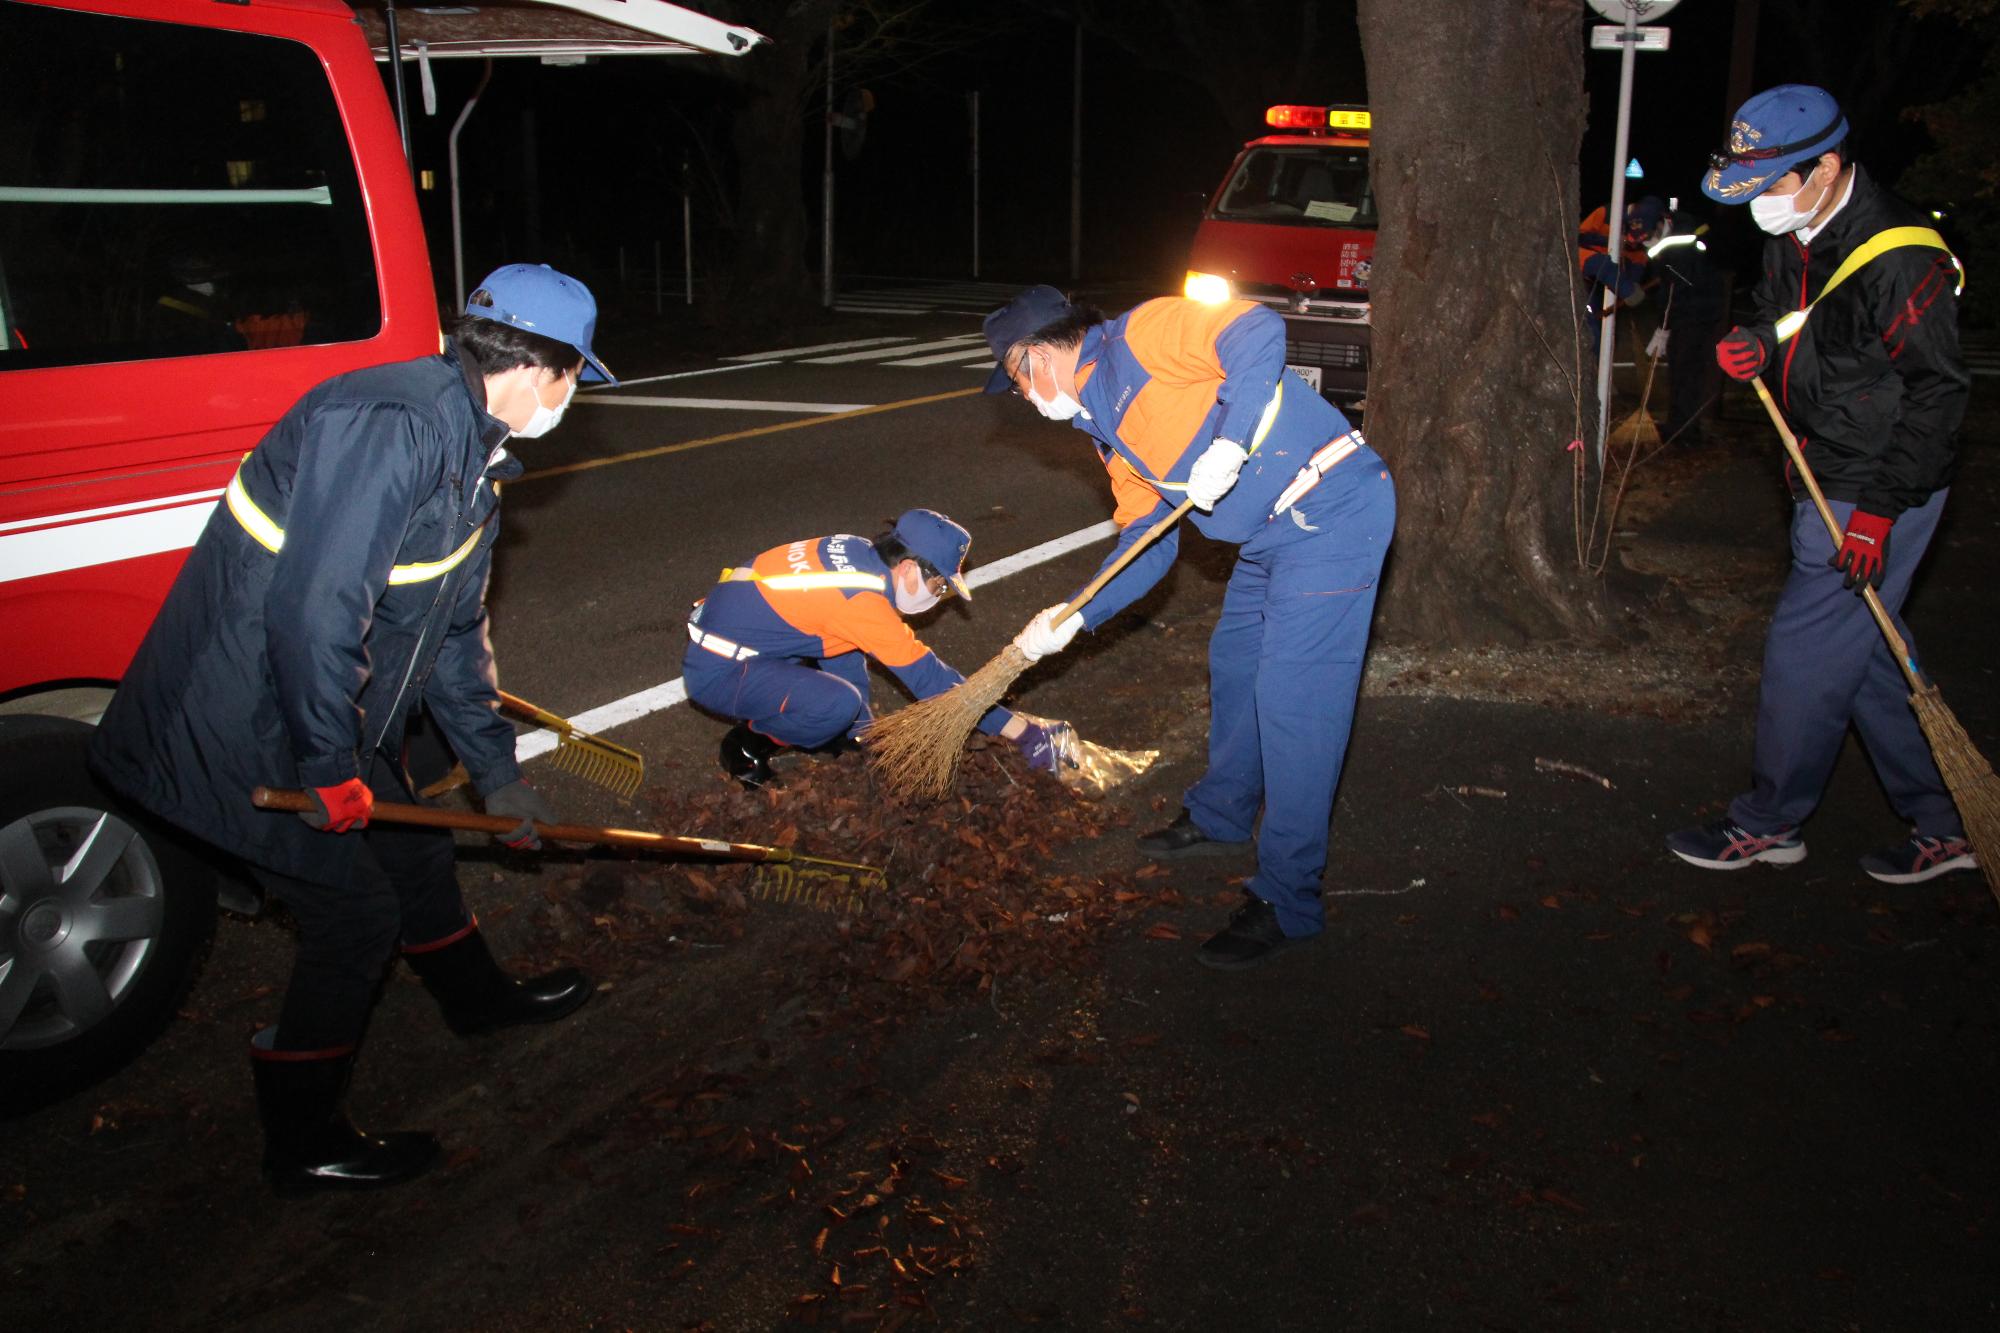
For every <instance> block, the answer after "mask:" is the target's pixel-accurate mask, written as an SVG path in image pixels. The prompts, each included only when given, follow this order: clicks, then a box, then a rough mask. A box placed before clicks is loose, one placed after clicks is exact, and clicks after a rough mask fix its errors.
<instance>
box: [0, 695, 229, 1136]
mask: <svg viewBox="0 0 2000 1333" xmlns="http://www.w3.org/2000/svg"><path fill="white" fill-rule="evenodd" d="M89 738H90V729H89V728H88V727H85V726H82V725H80V724H78V725H69V726H64V727H62V728H60V729H58V730H52V731H48V732H43V733H41V734H38V735H35V736H33V737H31V738H26V739H16V740H12V741H10V742H8V743H7V744H5V745H0V1111H20V1110H25V1109H28V1108H31V1107H35V1106H40V1105H44V1104H46V1103H48V1102H51V1101H54V1100H55V1099H56V1098H58V1097H61V1096H63V1095H65V1094H67V1093H70V1092H73V1091H75V1090H76V1089H78V1088H81V1087H83V1086H85V1085H86V1084H89V1083H91V1082H94V1081H95V1080H97V1079H99V1078H102V1077H104V1076H105V1075H106V1074H109V1073H111V1072H112V1071H113V1070H115V1069H117V1068H118V1067H120V1066H121V1065H123V1064H125V1063H126V1062H127V1061H128V1060H130V1059H131V1058H132V1057H133V1056H135V1055H137V1054H138V1053H139V1052H140V1051H141V1050H143V1049H144V1048H145V1046H146V1045H147V1043H149V1042H151V1041H152V1040H153V1038H154V1037H156V1036H157V1035H159V1032H160V1030H161V1028H163V1027H164V1026H165V1025H166V1023H167V1021H168V1020H169V1019H170V1018H172V1017H173V1014H174V1011H175V1009H176V1008H177V1007H178V1006H179V1004H180V1001H181V997H182V996H183V995H184V994H185V993H186V991H187V988H188V985H189V983H190V982H191V981H192V980H193V978H194V974H195V970H196V968H197V967H198V966H199V964H200V962H201V959H202V956H203V955H204V954H205V953H206V951H207V948H208V943H209V941H210V939H211V938H212V937H213V935H214V932H215V876H214V872H213V870H212V869H211V868H210V867H208V866H207V865H205V864H203V863H202V862H201V861H200V860H199V859H197V858H196V857H195V856H194V855H192V854H191V852H190V851H189V850H188V849H187V848H186V847H184V846H183V845H181V844H180V843H179V842H177V841H176V840H175V839H174V838H173V836H172V835H170V834H168V833H166V832H164V831H162V830H160V829H159V828H157V826H154V825H153V824H151V823H150V821H147V820H145V819H144V818H143V817H141V816H138V815H135V814H133V813H132V812H130V811H128V810H125V809H124V808H122V807H121V806H120V805H119V804H118V803H117V802H115V801H112V800H110V799H109V798H107V797H106V796H105V794H104V793H103V792H102V791H101V790H100V789H99V788H98V786H97V784H96V783H95V782H94V781H93V780H92V779H91V777H90V774H89V772H88V770H87V769H86V768H85V766H84V748H85V746H86V745H87V744H88V742H89Z"/></svg>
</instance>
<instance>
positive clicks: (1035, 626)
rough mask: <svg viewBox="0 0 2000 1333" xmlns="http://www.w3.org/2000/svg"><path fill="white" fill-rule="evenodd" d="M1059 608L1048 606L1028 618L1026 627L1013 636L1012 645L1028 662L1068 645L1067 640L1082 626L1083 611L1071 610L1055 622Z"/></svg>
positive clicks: (1058, 650) (1038, 659)
mask: <svg viewBox="0 0 2000 1333" xmlns="http://www.w3.org/2000/svg"><path fill="white" fill-rule="evenodd" d="M1060 610H1062V607H1060V606H1052V607H1050V608H1049V609H1048V610H1046V611H1044V612H1042V613H1041V614H1040V615H1038V616H1036V617H1035V618H1034V619H1033V620H1030V621H1029V622H1028V624H1027V627H1026V628H1025V629H1023V630H1022V631H1021V632H1020V633H1019V634H1016V635H1015V636H1014V646H1015V647H1016V648H1019V649H1020V650H1021V656H1023V657H1025V658H1027V659H1028V660H1029V661H1030V662H1039V661H1041V660H1042V659H1043V658H1044V657H1049V656H1052V655H1054V654H1056V653H1059V652H1061V651H1062V650H1063V649H1065V648H1067V647H1069V641H1070V640H1071V639H1074V638H1075V637H1076V632H1077V631H1078V630H1080V629H1082V628H1083V612H1081V611H1072V612H1071V613H1070V614H1069V617H1068V618H1067V619H1066V620H1064V621H1063V623H1062V624H1060V625H1058V624H1056V623H1055V614H1056V612H1058V611H1060Z"/></svg>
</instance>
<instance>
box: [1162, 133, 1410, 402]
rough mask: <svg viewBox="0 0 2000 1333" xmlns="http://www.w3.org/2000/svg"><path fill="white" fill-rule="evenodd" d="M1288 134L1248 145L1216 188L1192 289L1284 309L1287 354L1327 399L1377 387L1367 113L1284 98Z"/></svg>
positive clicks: (1190, 277)
mask: <svg viewBox="0 0 2000 1333" xmlns="http://www.w3.org/2000/svg"><path fill="white" fill-rule="evenodd" d="M1264 119H1265V122H1266V123H1267V124H1269V125H1270V126H1271V127H1272V128H1273V129H1275V130H1279V131H1286V132H1284V133H1277V134H1272V135H1268V136H1266V137H1264V138H1261V139H1252V140H1251V141H1250V142H1249V143H1247V144H1245V145H1243V151H1242V152H1241V153H1238V154H1237V156H1236V160H1235V161H1234V162H1232V163H1231V164H1230V166H1229V171H1228V173H1227V174H1226V175H1224V176H1223V178H1222V184H1221V185H1219V186H1217V187H1216V190H1215V194H1214V197H1213V198H1211V199H1210V200H1209V203H1208V208H1207V211H1206V212H1204V213H1203V214H1202V219H1201V226H1200V228H1199V229H1198V230H1197V231H1196V232H1195V237H1194V247H1193V249H1192V250H1191V251H1190V252H1189V254H1188V262H1187V268H1188V272H1187V279H1186V283H1185V285H1184V287H1183V289H1182V290H1183V292H1184V293H1185V294H1186V295H1187V296H1190V297H1192V298H1194V299H1195V300H1198V301H1227V300H1230V299H1232V298H1234V299H1241V300H1249V301H1258V302H1261V303H1262V304H1264V305H1268V306H1270V307H1271V308H1272V309H1274V310H1277V311H1279V312H1280V313H1282V314H1283V315H1284V317H1285V360H1286V362H1287V363H1289V364H1290V365H1291V366H1292V368H1293V369H1295V370H1297V371H1298V372H1299V373H1300V374H1301V375H1303V376H1304V377H1305V380H1306V382H1307V383H1309V384H1312V385H1313V386H1315V387H1316V388H1318V389H1319V390H1320V391H1321V392H1322V393H1324V394H1326V395H1327V396H1328V397H1331V398H1336V399H1346V400H1352V399H1356V398H1360V397H1362V396H1363V395H1364V394H1365V393H1366V391H1367V387H1368V348H1369V330H1368V270H1369V266H1370V264H1371V263H1372V261H1373V259H1374V254H1375V193H1374V190H1373V189H1372V188H1371V186H1370V185H1369V181H1368V129H1369V120H1368V112H1367V111H1366V110H1364V109H1362V108H1360V107H1348V106H1331V107H1316V106H1274V107H1272V108H1270V109H1269V110H1268V111H1266V112H1265V113H1264Z"/></svg>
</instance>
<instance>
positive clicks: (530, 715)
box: [494, 690, 573, 731]
mask: <svg viewBox="0 0 2000 1333" xmlns="http://www.w3.org/2000/svg"><path fill="white" fill-rule="evenodd" d="M494 693H496V694H498V695H499V696H500V706H501V707H502V708H504V709H506V710H507V711H508V712H510V713H512V714H513V715H514V716H516V717H520V718H526V719H527V720H528V721H530V722H533V723H534V724H535V725H536V726H538V727H547V728H550V729H552V730H555V731H570V730H572V729H573V728H572V727H571V725H570V721H569V719H568V718H563V717H557V716H556V715H555V714H554V713H551V712H550V711H549V710H548V709H546V708H539V707H537V706H536V705H534V704H531V703H529V702H528V701H527V700H526V699H523V698H522V697H521V696H520V695H518V694H509V693H507V691H505V690H496V691H494Z"/></svg>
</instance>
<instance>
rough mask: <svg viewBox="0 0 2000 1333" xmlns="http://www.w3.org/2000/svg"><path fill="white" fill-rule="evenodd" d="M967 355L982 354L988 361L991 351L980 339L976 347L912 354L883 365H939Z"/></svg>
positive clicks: (961, 359)
mask: <svg viewBox="0 0 2000 1333" xmlns="http://www.w3.org/2000/svg"><path fill="white" fill-rule="evenodd" d="M968 356H983V357H985V358H986V359H987V361H988V362H989V363H990V362H991V361H992V359H993V353H992V351H991V350H990V349H989V348H987V346H986V344H985V343H984V342H983V341H982V342H981V343H980V345H979V346H977V347H962V348H960V349H959V350H958V351H956V352H940V353H938V354H937V355H936V356H913V357H909V358H908V359H906V360H903V361H885V362H883V363H882V364H883V365H885V366H941V365H943V364H944V363H945V362H947V361H963V360H964V359H965V358H966V357H968Z"/></svg>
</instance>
